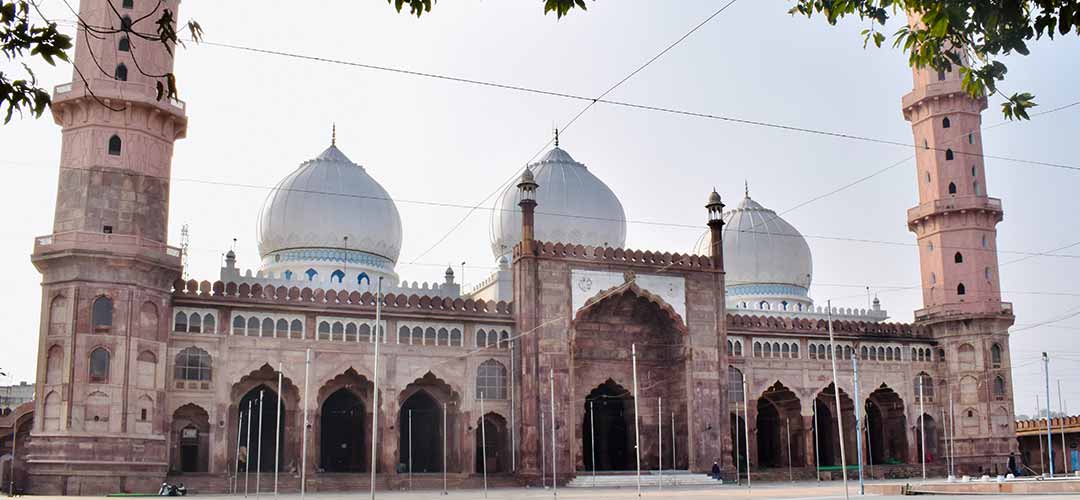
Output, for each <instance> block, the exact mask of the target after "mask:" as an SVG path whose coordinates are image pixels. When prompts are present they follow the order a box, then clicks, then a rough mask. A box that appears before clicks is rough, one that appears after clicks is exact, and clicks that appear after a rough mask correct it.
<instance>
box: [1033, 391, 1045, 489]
mask: <svg viewBox="0 0 1080 500" xmlns="http://www.w3.org/2000/svg"><path fill="white" fill-rule="evenodd" d="M1040 413H1042V408H1039V395H1038V394H1036V395H1035V414H1036V415H1038V414H1040ZM1036 435H1037V436H1039V473H1040V474H1046V458H1045V457H1044V455H1043V454H1044V453H1045V452H1046V447H1045V446H1043V439H1042V434H1036Z"/></svg>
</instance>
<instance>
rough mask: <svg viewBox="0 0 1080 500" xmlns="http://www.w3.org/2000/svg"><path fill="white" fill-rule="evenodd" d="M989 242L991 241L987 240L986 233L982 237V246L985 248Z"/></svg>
mask: <svg viewBox="0 0 1080 500" xmlns="http://www.w3.org/2000/svg"><path fill="white" fill-rule="evenodd" d="M988 244H989V243H988V242H987V240H986V235H985V234H984V235H983V237H982V247H983V248H986V245H988Z"/></svg>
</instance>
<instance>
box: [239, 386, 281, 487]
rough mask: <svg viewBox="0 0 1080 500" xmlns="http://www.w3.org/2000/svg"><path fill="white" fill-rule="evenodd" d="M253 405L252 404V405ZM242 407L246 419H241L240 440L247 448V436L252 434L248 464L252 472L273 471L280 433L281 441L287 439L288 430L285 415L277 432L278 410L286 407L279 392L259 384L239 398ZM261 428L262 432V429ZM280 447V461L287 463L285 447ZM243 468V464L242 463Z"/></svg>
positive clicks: (248, 450)
mask: <svg viewBox="0 0 1080 500" xmlns="http://www.w3.org/2000/svg"><path fill="white" fill-rule="evenodd" d="M260 392H261V393H262V411H261V412H260V405H259V393H260ZM249 405H250V406H249ZM249 409H250V412H251V418H250V419H248V411H249ZM240 410H241V411H242V412H243V420H242V422H241V427H242V429H241V432H240V436H241V441H240V446H242V447H246V446H247V443H248V442H249V441H248V438H249V436H250V443H251V447H250V448H249V449H247V450H245V451H246V452H247V453H246V456H247V460H248V463H247V467H249V468H250V469H251V470H253V471H259V472H273V470H274V463H275V460H274V448H275V444H276V440H277V439H278V433H280V434H281V440H282V442H284V433H285V418H284V415H283V416H282V419H281V427H280V428H279V429H278V433H275V432H274V428H275V426H276V425H277V418H278V412H279V411H282V410H284V409H283V408H282V407H281V402H280V401H279V400H278V396H277V393H276V392H274V390H273V389H271V388H270V387H269V386H266V385H262V384H261V385H258V386H255V387H254V388H253V389H251V390H250V391H248V392H247V394H244V397H243V398H240ZM260 429H261V431H262V432H260ZM281 448H283V447H281V446H278V453H279V456H278V460H277V461H276V462H277V463H279V464H282V465H284V461H283V460H282V456H281V455H282V451H283V450H282V449H281ZM240 467H241V468H244V467H245V466H244V465H241V466H240Z"/></svg>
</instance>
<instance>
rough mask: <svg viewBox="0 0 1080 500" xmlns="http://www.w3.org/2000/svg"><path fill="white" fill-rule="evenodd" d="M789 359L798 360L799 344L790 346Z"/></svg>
mask: <svg viewBox="0 0 1080 500" xmlns="http://www.w3.org/2000/svg"><path fill="white" fill-rule="evenodd" d="M791 357H792V358H793V359H798V358H799V344H791Z"/></svg>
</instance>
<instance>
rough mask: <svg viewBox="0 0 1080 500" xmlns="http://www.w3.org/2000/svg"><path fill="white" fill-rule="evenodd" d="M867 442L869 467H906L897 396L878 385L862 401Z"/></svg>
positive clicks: (901, 404) (904, 430)
mask: <svg viewBox="0 0 1080 500" xmlns="http://www.w3.org/2000/svg"><path fill="white" fill-rule="evenodd" d="M866 427H867V433H868V434H869V436H870V438H869V439H868V440H867V442H868V448H869V450H868V451H869V452H870V453H869V455H870V460H871V463H873V464H902V463H907V454H908V445H907V419H906V417H904V401H903V400H902V399H900V395H899V394H897V393H896V392H895V391H893V390H892V389H890V388H889V387H888V386H887V385H885V384H881V387H879V388H878V389H877V390H875V391H874V392H872V393H870V397H868V398H866Z"/></svg>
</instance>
